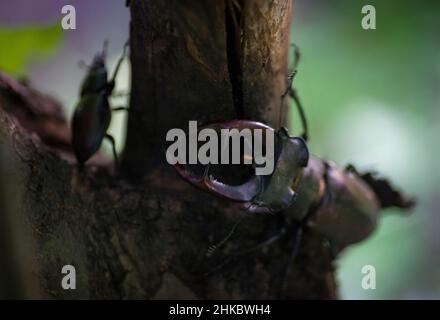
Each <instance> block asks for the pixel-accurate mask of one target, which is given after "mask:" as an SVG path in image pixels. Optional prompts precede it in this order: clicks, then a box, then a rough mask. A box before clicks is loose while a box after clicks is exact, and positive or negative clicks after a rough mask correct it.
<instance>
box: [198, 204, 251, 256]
mask: <svg viewBox="0 0 440 320" xmlns="http://www.w3.org/2000/svg"><path fill="white" fill-rule="evenodd" d="M246 217H247V214H246V213H245V214H244V215H242V216H241V218H240V219H238V221H237V222H235V223H234V225H233V226H232V228H231V230H230V231H229V233H228V235H227V236H226V237H225V238H223V240H221V241H220V242H218V243H217V244H214V245H211V246H210V247H209V248H208V251H207V252H206V256H207V257H210V256H212V255H213V254H214V253H215V252H216V251H217V249H218V248H220V247H221V246H223V245H224V244H225V243H226V242H227V241H228V240H229V239H230V238H231V237H232V235H233V234H234V232H235V230H236V229H237V227H238V226H239V224H240V223H241V222H242V221H243V220H244V218H246Z"/></svg>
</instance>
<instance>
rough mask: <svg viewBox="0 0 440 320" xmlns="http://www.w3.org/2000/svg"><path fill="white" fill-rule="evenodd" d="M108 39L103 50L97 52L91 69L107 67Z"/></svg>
mask: <svg viewBox="0 0 440 320" xmlns="http://www.w3.org/2000/svg"><path fill="white" fill-rule="evenodd" d="M107 48H108V40H105V41H104V44H103V47H102V51H101V52H99V53H97V54H96V55H95V57H94V58H93V61H92V65H91V66H90V69H92V70H98V69H103V68H105V59H106V57H107Z"/></svg>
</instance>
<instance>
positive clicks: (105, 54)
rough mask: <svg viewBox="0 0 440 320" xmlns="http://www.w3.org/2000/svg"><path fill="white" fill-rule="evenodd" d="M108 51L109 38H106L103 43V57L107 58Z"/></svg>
mask: <svg viewBox="0 0 440 320" xmlns="http://www.w3.org/2000/svg"><path fill="white" fill-rule="evenodd" d="M107 51H108V39H105V40H104V44H103V45H102V53H101V54H102V58H103V59H105V58H106V57H107Z"/></svg>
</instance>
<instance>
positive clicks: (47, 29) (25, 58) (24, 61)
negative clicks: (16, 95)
mask: <svg viewBox="0 0 440 320" xmlns="http://www.w3.org/2000/svg"><path fill="white" fill-rule="evenodd" d="M61 38H62V30H61V27H60V25H59V22H56V23H54V24H51V25H48V26H32V27H18V28H11V27H2V26H0V44H1V47H2V50H0V70H3V71H5V72H7V73H9V74H11V75H13V76H22V75H23V74H24V72H25V68H26V66H27V65H28V64H30V63H32V62H35V61H38V60H42V59H45V58H48V57H50V54H51V53H53V52H54V51H55V49H56V47H57V45H58V44H59V43H60V41H61Z"/></svg>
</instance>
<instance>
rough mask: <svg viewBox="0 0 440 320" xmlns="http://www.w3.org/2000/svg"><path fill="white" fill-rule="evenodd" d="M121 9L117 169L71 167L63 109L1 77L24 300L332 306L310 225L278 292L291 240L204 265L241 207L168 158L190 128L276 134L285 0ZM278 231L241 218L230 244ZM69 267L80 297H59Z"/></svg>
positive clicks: (100, 164)
mask: <svg viewBox="0 0 440 320" xmlns="http://www.w3.org/2000/svg"><path fill="white" fill-rule="evenodd" d="M130 10H131V14H132V22H131V62H132V70H133V72H132V92H131V104H130V111H129V120H128V127H127V130H128V132H127V141H126V147H125V150H124V152H123V165H122V172H115V171H114V169H113V168H112V165H111V162H109V160H106V159H104V158H103V157H101V156H97V157H95V158H94V159H93V160H92V161H91V162H90V163H88V165H87V166H86V168H85V169H84V170H78V168H77V166H76V162H75V160H74V157H73V153H72V150H71V147H70V142H69V141H70V132H69V128H68V123H67V122H66V120H65V119H64V117H63V115H62V112H61V107H60V106H59V105H58V104H57V103H56V102H55V101H53V100H52V99H51V98H50V97H47V96H44V95H43V94H40V93H38V92H36V91H35V90H33V89H32V88H30V87H28V86H26V85H23V84H21V83H19V82H17V81H15V80H13V79H11V78H9V77H7V76H6V75H4V74H0V149H1V152H7V153H8V157H9V158H10V159H11V160H10V162H12V163H13V164H14V168H13V169H10V170H11V172H14V185H15V186H16V188H17V189H18V192H19V194H20V200H19V202H18V209H17V210H16V212H14V214H16V215H17V216H19V217H20V218H21V220H22V221H24V224H25V226H26V228H27V230H28V234H29V235H30V236H29V238H30V239H31V242H30V243H31V245H29V246H28V247H27V248H25V249H24V250H27V252H28V253H31V255H30V256H31V257H32V259H31V262H29V263H24V262H23V261H22V260H20V261H18V262H17V265H20V264H21V265H23V264H25V265H26V266H27V268H26V269H27V270H32V272H31V274H30V275H31V278H32V283H35V287H36V288H37V289H36V290H33V291H32V292H30V293H29V292H22V293H21V294H22V295H24V296H32V297H50V298H187V299H192V298H194V299H204V298H214V299H216V298H234V299H235V298H278V297H284V298H310V299H316V298H323V299H329V298H335V297H336V289H335V287H336V286H335V280H334V273H333V271H334V270H333V266H332V258H331V257H330V254H329V250H328V248H326V247H325V245H324V241H323V239H322V237H320V236H319V235H318V234H316V233H315V232H314V231H313V230H309V229H308V230H306V231H305V233H304V238H303V242H302V245H301V248H300V251H299V254H298V256H297V258H296V262H295V264H294V265H293V266H292V269H291V271H290V273H289V277H288V278H287V279H286V280H287V281H286V282H285V283H282V280H283V277H281V276H280V275H281V274H282V273H283V272H284V268H285V267H286V265H287V261H288V259H289V256H290V253H291V250H292V248H291V247H290V241H288V239H287V240H285V241H279V242H276V243H275V244H273V245H270V246H266V247H264V248H262V249H260V250H256V251H254V252H252V253H249V254H246V255H241V256H237V257H229V256H225V255H223V254H222V253H221V252H219V253H218V254H215V255H213V256H212V257H207V256H206V251H207V248H208V247H209V246H210V245H211V244H213V243H216V242H218V241H219V240H220V239H222V238H223V237H224V236H225V235H226V234H227V233H228V232H229V230H230V228H231V226H232V225H233V224H234V223H235V222H236V221H237V219H238V218H239V216H240V214H241V213H240V210H239V208H238V207H237V206H236V205H234V204H232V203H229V202H227V201H224V200H220V199H216V198H214V197H212V196H210V195H208V194H204V193H202V192H200V191H199V190H197V189H195V188H193V187H192V186H190V185H188V184H186V183H185V182H183V181H182V180H181V179H180V178H179V177H178V176H177V174H176V173H175V172H174V170H173V168H172V167H171V166H169V165H166V164H165V163H164V161H165V157H164V153H163V143H164V142H165V133H166V132H167V130H168V129H170V128H179V127H181V128H186V127H187V125H188V121H189V120H198V121H199V122H200V123H207V122H213V121H220V120H225V119H234V118H246V119H251V120H258V121H263V122H265V123H267V124H268V125H271V126H273V127H279V126H280V125H281V121H282V120H280V119H282V112H284V111H283V108H282V103H281V100H280V97H281V95H282V93H283V92H284V90H285V85H286V73H287V52H288V32H289V25H290V17H291V1H289V0H280V1H264V0H258V1H231V2H230V3H228V2H227V1H210V0H209V1H208V0H195V1H177V0H171V1H146V0H144V1H131V7H130ZM234 21H235V22H234ZM4 150H8V151H4ZM1 179H2V180H1V184H3V183H4V181H5V180H4V178H3V176H2V177H1ZM2 200H4V199H0V201H2ZM5 201H6V200H5ZM275 228H276V223H275V221H274V218H273V217H272V216H256V217H252V218H249V219H247V220H246V222H245V223H242V224H241V225H240V227H239V229H238V230H237V231H236V233H235V235H234V237H233V239H232V240H231V245H233V246H236V247H240V246H243V245H246V244H252V243H256V242H258V241H259V240H262V239H263V238H265V237H267V235H268V234H270V232H272V231H274V229H275ZM27 256H29V254H28V255H27ZM67 264H71V265H73V266H75V267H76V272H77V290H63V289H62V288H61V285H60V282H61V278H62V276H63V275H62V274H61V268H62V266H63V265H67ZM29 281H30V280H29Z"/></svg>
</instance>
